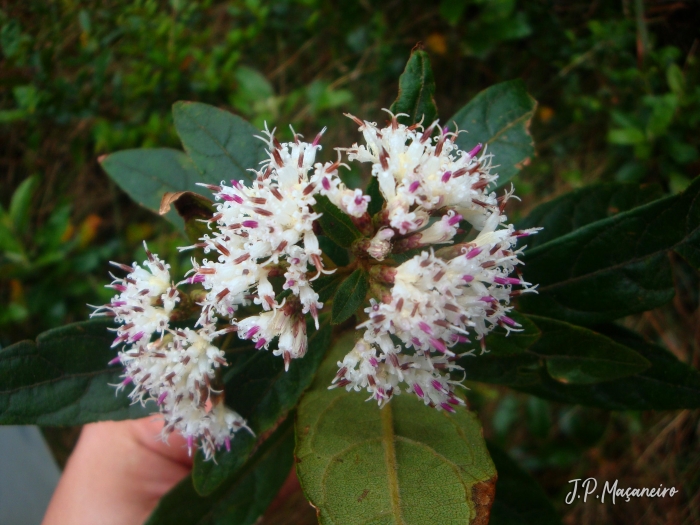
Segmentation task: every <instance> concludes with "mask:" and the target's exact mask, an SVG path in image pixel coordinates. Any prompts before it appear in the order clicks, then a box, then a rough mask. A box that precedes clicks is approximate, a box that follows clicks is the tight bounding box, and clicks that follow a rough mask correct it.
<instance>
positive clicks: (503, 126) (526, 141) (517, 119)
mask: <svg viewBox="0 0 700 525" xmlns="http://www.w3.org/2000/svg"><path fill="white" fill-rule="evenodd" d="M536 106H537V102H536V101H535V99H533V98H532V97H531V96H530V95H528V93H527V90H526V89H525V84H524V83H523V81H522V80H510V81H508V82H501V83H500V84H496V85H495V86H491V87H490V88H487V89H485V90H483V91H482V92H480V93H479V94H478V95H476V96H475V97H474V98H473V99H472V100H471V101H470V102H469V103H468V104H467V105H466V106H464V107H463V108H462V109H460V110H459V111H458V112H457V114H455V116H454V117H452V118H451V119H449V120H448V121H447V122H449V123H452V122H453V121H454V122H456V123H457V126H458V127H459V129H463V130H467V131H468V133H461V134H460V135H459V137H458V138H457V145H458V146H459V147H460V148H461V149H463V150H465V151H469V150H471V149H472V148H473V147H474V146H476V145H477V144H478V143H481V144H485V145H488V147H489V152H490V153H493V154H494V165H497V166H498V168H496V170H497V173H498V175H499V177H498V184H499V185H503V184H504V183H505V182H506V181H508V180H510V179H511V178H512V177H513V176H514V175H515V174H516V173H518V171H520V169H521V168H522V167H523V166H524V165H526V164H527V163H528V162H529V160H530V157H532V155H533V154H534V153H535V145H534V142H533V140H532V136H531V135H530V131H529V128H530V122H531V121H532V116H533V115H534V114H535V107H536ZM496 170H494V171H496Z"/></svg>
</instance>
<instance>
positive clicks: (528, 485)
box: [486, 442, 561, 525]
mask: <svg viewBox="0 0 700 525" xmlns="http://www.w3.org/2000/svg"><path fill="white" fill-rule="evenodd" d="M486 445H487V446H488V449H489V453H490V454H491V459H493V463H494V465H496V471H497V472H498V481H497V482H496V500H495V501H494V502H493V507H492V508H491V520H490V521H489V525H559V524H561V520H559V518H558V517H557V513H556V511H555V510H554V507H553V506H552V504H551V503H550V501H549V500H548V499H547V495H546V494H545V492H544V490H543V489H542V487H541V486H540V485H538V484H537V482H536V481H535V480H534V479H532V478H531V477H530V475H529V474H528V473H527V472H525V471H524V470H523V469H521V468H520V467H519V466H518V464H517V463H515V461H513V460H512V459H511V458H510V457H509V456H508V454H506V453H505V452H504V451H503V450H502V449H501V448H499V447H498V446H496V445H495V444H493V443H491V442H487V443H486Z"/></svg>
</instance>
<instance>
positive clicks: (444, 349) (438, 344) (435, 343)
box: [430, 337, 447, 354]
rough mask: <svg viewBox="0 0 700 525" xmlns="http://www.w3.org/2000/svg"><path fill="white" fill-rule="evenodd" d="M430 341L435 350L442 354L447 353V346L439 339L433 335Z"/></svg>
mask: <svg viewBox="0 0 700 525" xmlns="http://www.w3.org/2000/svg"><path fill="white" fill-rule="evenodd" d="M430 343H431V344H432V345H433V348H435V349H436V350H438V351H440V352H442V353H443V354H446V353H447V347H446V346H445V343H443V342H442V341H441V340H440V339H437V338H435V337H433V338H432V339H431V340H430Z"/></svg>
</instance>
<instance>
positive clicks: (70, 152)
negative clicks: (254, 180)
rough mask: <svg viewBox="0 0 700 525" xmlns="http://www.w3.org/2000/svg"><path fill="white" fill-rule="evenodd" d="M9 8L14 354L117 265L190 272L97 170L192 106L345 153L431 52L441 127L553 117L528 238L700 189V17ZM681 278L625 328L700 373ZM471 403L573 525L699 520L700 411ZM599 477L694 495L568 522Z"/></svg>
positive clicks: (531, 195)
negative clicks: (483, 98) (610, 184)
mask: <svg viewBox="0 0 700 525" xmlns="http://www.w3.org/2000/svg"><path fill="white" fill-rule="evenodd" d="M0 5H1V6H2V10H1V11H0V51H1V52H2V55H1V57H0V60H1V62H0V165H1V168H0V188H1V191H0V205H1V206H2V208H0V347H2V346H6V345H9V344H10V343H12V342H15V341H18V340H20V339H23V338H33V337H34V336H36V334H38V333H39V332H41V331H43V330H46V329H48V328H51V327H55V326H60V325H62V324H65V323H67V322H72V321H77V320H81V319H84V318H86V317H87V315H88V312H89V309H88V308H87V306H86V303H92V304H100V303H103V302H106V300H107V298H108V297H110V295H111V294H110V293H109V291H108V290H105V289H104V288H103V284H105V282H106V271H107V266H106V262H107V261H108V260H110V259H117V260H138V259H140V258H141V257H142V255H141V253H139V251H140V249H141V248H140V241H141V239H144V238H145V239H147V240H148V242H149V244H150V245H151V246H153V248H154V250H155V251H157V252H159V253H161V254H162V255H163V256H164V257H165V258H167V259H168V260H171V261H173V260H175V259H176V251H175V249H174V247H175V246H176V245H177V244H178V243H179V242H180V237H179V235H178V234H177V233H176V232H174V231H173V230H172V229H171V227H170V226H169V225H168V224H167V223H166V222H165V221H163V220H161V219H158V218H156V217H155V216H153V215H151V214H150V213H149V212H148V211H146V210H143V209H141V208H139V207H138V206H137V205H135V204H133V203H132V202H131V201H130V200H129V198H128V197H126V196H125V195H124V194H122V193H121V191H120V190H119V189H118V188H117V187H116V186H115V185H114V184H113V183H112V182H111V181H110V180H109V179H108V178H107V176H106V175H105V174H104V173H102V172H101V170H100V168H99V165H98V163H97V158H98V157H99V156H100V155H102V154H104V153H108V152H113V151H117V150H120V149H125V148H131V147H150V146H174V147H177V146H178V140H177V137H176V135H175V131H174V127H173V123H172V118H171V105H172V104H173V103H174V102H175V101H177V100H197V101H202V102H207V103H209V104H214V105H217V106H220V107H225V108H228V109H231V110H233V111H235V112H237V113H239V114H241V115H242V116H244V117H245V118H247V119H249V120H250V121H251V122H253V123H254V124H255V125H256V126H262V125H263V122H264V121H267V122H268V123H270V124H271V125H272V126H274V125H278V126H280V127H284V126H286V124H287V123H291V124H292V125H293V126H294V128H295V129H296V130H298V131H301V132H302V133H303V134H305V135H307V136H313V135H314V134H315V133H316V132H317V131H318V130H319V129H320V128H321V127H323V126H325V125H328V126H330V130H329V134H332V135H333V136H332V137H331V138H330V140H329V143H330V142H341V141H342V142H346V143H351V142H353V141H354V140H355V138H356V132H355V131H354V129H353V125H352V124H351V123H350V122H349V121H348V122H345V119H341V120H339V115H340V114H341V113H342V112H347V111H349V112H351V113H354V114H357V115H360V116H362V117H364V118H368V119H371V120H378V121H381V120H382V119H383V117H382V114H381V113H380V111H379V110H380V108H382V107H388V106H389V105H390V104H391V102H392V100H393V98H394V96H395V92H396V82H397V79H398V76H399V74H400V73H401V71H402V69H403V66H404V64H405V62H406V59H407V57H408V54H409V52H410V49H411V48H412V47H413V45H414V44H415V43H416V42H417V41H423V43H424V44H425V46H426V48H427V50H428V51H429V53H430V54H431V59H432V62H433V68H434V71H435V77H436V84H437V93H436V100H437V103H438V108H439V110H440V114H441V115H443V116H444V115H451V114H453V113H454V112H455V111H456V110H457V109H458V108H459V107H461V106H462V105H463V104H464V103H465V102H466V101H468V100H469V99H470V98H471V97H472V96H473V95H474V94H476V93H477V92H479V91H480V90H481V89H483V88H485V87H487V86H489V85H491V84H494V83H496V82H500V81H503V80H510V79H513V78H522V79H523V80H524V81H525V82H526V84H527V88H528V91H529V92H530V93H531V94H532V95H533V96H534V97H535V98H536V99H537V100H538V101H539V108H538V112H537V115H536V118H535V121H534V123H533V129H532V132H533V135H534V137H535V144H536V148H537V156H536V158H535V159H534V161H533V162H532V163H531V164H530V165H529V166H527V167H526V168H525V169H524V171H523V172H522V173H521V175H520V176H519V177H518V178H517V180H516V181H515V183H516V187H517V192H518V194H519V195H520V196H522V197H523V202H522V203H521V204H520V207H519V208H518V209H515V210H511V213H513V214H514V215H515V217H516V218H517V216H518V215H519V214H521V213H523V212H524V211H527V210H529V209H531V208H532V207H533V206H534V205H535V204H537V203H540V202H542V201H544V200H548V199H550V198H552V197H553V196H556V195H559V194H561V193H563V192H565V191H568V190H570V189H572V188H576V187H580V186H584V185H586V184H589V183H592V182H597V181H630V182H638V183H640V184H652V183H657V184H659V185H660V186H661V188H662V190H663V191H664V192H666V193H677V192H679V191H681V190H682V189H684V188H685V187H686V186H687V185H688V184H689V182H690V180H691V179H693V178H694V177H696V176H697V175H698V174H699V173H700V135H699V134H698V133H697V130H698V129H699V127H700V86H699V85H698V77H699V76H700V59H698V56H697V55H698V53H699V52H700V50H699V49H698V47H700V32H699V31H698V27H700V3H698V2H696V1H692V0H687V1H663V0H648V1H643V0H620V1H617V0H616V1H581V0H574V1H556V0H528V1H520V2H518V1H516V0H442V1H441V2H440V3H439V4H437V3H436V4H435V5H427V3H426V2H407V1H403V2H401V1H396V0H394V1H387V2H370V1H362V2H355V1H347V0H342V1H334V2H331V1H328V0H296V1H293V0H272V1H257V0H247V1H237V0H236V1H218V2H216V1H213V0H206V1H202V2H188V1H186V0H171V1H156V0H137V1H133V2H129V3H125V2H119V1H110V0H107V1H99V2H98V1H95V0H83V1H77V0H61V1H59V0H54V1H50V2H46V1H37V0H26V1H25V2H12V1H7V0H5V1H2V2H0ZM325 154H326V155H328V154H329V152H325ZM364 175H366V174H364ZM362 177H363V174H362V173H359V172H357V173H350V174H349V175H348V182H349V184H351V185H353V184H357V183H359V182H360V180H361V179H362ZM674 270H675V279H676V291H677V293H676V298H675V300H674V302H673V304H672V305H671V306H669V307H664V308H662V309H658V310H654V311H651V312H647V313H645V314H644V315H640V316H633V317H630V318H628V319H627V320H626V321H625V322H626V324H628V326H630V327H632V328H634V329H636V330H640V331H641V332H643V333H644V334H645V335H646V336H647V337H649V338H650V339H651V340H652V341H658V342H661V343H663V344H664V345H665V346H666V347H667V348H668V349H669V350H671V351H672V352H673V353H674V354H675V355H676V357H678V358H679V359H681V360H682V361H684V362H686V363H690V364H692V365H694V366H695V367H698V366H699V365H700V313H699V312H700V311H699V309H698V294H699V292H700V285H699V280H698V275H697V273H695V272H694V271H693V270H692V269H691V268H690V267H689V266H687V265H685V263H683V262H682V261H681V260H680V259H678V258H677V260H675V261H674ZM175 272H176V273H182V272H180V271H179V270H178V269H177V268H175ZM470 398H471V402H472V406H473V408H475V409H476V410H478V411H479V412H480V413H481V420H482V421H483V422H484V424H485V426H486V432H487V435H488V436H489V437H491V438H493V439H495V440H496V441H497V442H499V443H500V444H502V445H504V446H505V447H506V448H507V449H508V450H509V452H511V454H512V455H513V456H514V457H516V458H518V459H519V461H520V462H521V464H522V465H524V466H525V467H527V468H528V470H530V471H531V472H532V473H533V474H534V475H535V476H536V477H537V479H538V480H539V481H540V482H541V483H542V484H543V485H544V486H545V488H546V489H547V490H548V494H549V496H550V497H551V499H552V501H553V502H554V503H555V505H557V507H558V509H559V510H560V511H561V513H562V515H564V516H565V520H566V521H567V522H568V523H637V522H639V523H690V522H692V521H693V520H700V500H699V498H700V468H698V465H700V448H699V446H698V442H699V441H700V440H698V437H699V436H698V434H699V433H700V430H699V423H700V415H699V414H698V412H697V411H681V412H670V413H669V412H667V413H664V414H663V415H660V414H655V413H652V412H613V413H610V412H606V411H602V410H595V409H588V408H582V407H573V408H572V407H569V406H564V405H558V404H556V403H551V402H548V401H544V400H542V399H539V398H536V397H533V396H528V395H525V394H514V393H512V391H506V390H501V389H499V388H495V387H488V388H487V387H484V386H480V387H479V388H478V389H474V390H473V391H472V393H471V396H470ZM523 422H524V423H525V424H523ZM61 435H63V434H61ZM54 441H55V440H54ZM588 476H596V477H598V479H599V480H601V479H611V480H613V479H619V480H620V485H621V486H657V485H658V484H660V483H663V484H664V485H665V486H676V487H680V488H682V493H681V495H680V496H681V497H676V498H673V499H672V500H668V499H666V500H644V499H642V500H639V501H635V502H631V503H628V504H624V505H620V504H618V505H616V506H614V507H613V506H611V505H600V504H599V503H597V502H595V501H594V502H589V504H586V505H583V504H577V505H572V506H567V505H565V504H564V495H565V493H566V492H567V490H568V486H567V481H568V480H570V479H574V478H585V477H588ZM302 503H303V500H302ZM270 519H272V518H270ZM271 522H272V521H271Z"/></svg>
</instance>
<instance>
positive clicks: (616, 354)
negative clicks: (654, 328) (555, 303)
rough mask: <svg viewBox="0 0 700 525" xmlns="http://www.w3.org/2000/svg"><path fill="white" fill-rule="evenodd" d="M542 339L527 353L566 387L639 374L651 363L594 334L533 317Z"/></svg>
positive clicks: (573, 326)
mask: <svg viewBox="0 0 700 525" xmlns="http://www.w3.org/2000/svg"><path fill="white" fill-rule="evenodd" d="M529 319H530V320H531V321H534V322H535V324H536V325H537V327H538V328H539V329H540V330H541V333H542V336H541V337H540V338H539V339H538V340H537V341H536V342H535V343H534V344H533V345H532V346H531V347H530V348H529V349H528V351H529V352H532V353H534V354H536V355H538V356H540V357H544V358H545V361H546V363H547V371H548V372H549V375H550V376H552V377H553V378H554V379H557V380H559V381H561V382H563V383H598V382H600V381H610V380H611V379H617V378H620V377H625V376H629V375H632V374H636V373H638V372H641V371H642V370H645V369H647V368H649V366H650V363H649V361H647V360H646V359H644V358H643V357H642V356H640V355H639V354H638V353H637V352H635V351H634V350H631V349H629V348H627V347H626V346H623V345H621V344H618V343H615V342H614V341H613V340H612V339H609V338H607V337H605V336H602V335H600V334H598V333H596V332H594V331H592V330H588V329H586V328H583V327H581V326H576V325H572V324H568V323H563V322H561V321H555V320H554V319H547V318H546V317H536V316H530V317H529Z"/></svg>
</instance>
